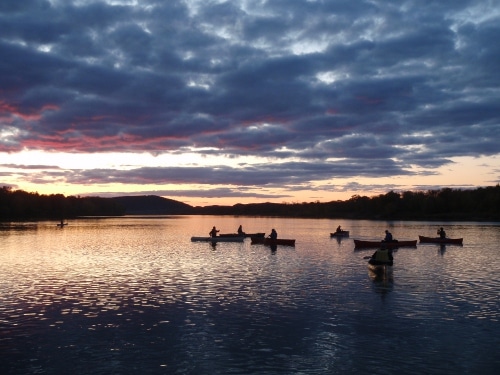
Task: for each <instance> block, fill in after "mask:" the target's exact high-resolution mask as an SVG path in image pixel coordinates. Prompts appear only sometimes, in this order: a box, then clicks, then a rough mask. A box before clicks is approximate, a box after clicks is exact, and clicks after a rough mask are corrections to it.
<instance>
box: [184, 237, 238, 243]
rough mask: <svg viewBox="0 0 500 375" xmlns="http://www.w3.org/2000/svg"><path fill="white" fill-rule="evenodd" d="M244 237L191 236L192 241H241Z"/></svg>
mask: <svg viewBox="0 0 500 375" xmlns="http://www.w3.org/2000/svg"><path fill="white" fill-rule="evenodd" d="M244 239H245V237H219V236H217V237H191V241H192V242H243V240H244Z"/></svg>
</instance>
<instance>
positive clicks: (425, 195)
mask: <svg viewBox="0 0 500 375" xmlns="http://www.w3.org/2000/svg"><path fill="white" fill-rule="evenodd" d="M198 213H203V214H219V215H229V214H231V215H242V216H248V215H256V216H258V215H262V216H289V217H304V218H307V217H309V218H345V219H367V220H457V221H468V220H470V221H500V185H496V186H492V187H484V188H483V187H481V188H477V189H474V190H459V189H450V188H444V189H440V190H428V191H405V192H401V193H398V192H394V191H390V192H388V193H386V194H380V195H377V196H373V197H366V196H359V195H354V196H352V197H351V198H350V199H349V200H346V201H333V202H327V203H320V202H310V203H293V204H288V203H283V204H276V203H262V204H239V205H235V206H232V207H225V206H211V207H204V208H202V209H200V210H198Z"/></svg>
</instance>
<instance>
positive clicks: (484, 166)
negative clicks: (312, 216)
mask: <svg viewBox="0 0 500 375" xmlns="http://www.w3.org/2000/svg"><path fill="white" fill-rule="evenodd" d="M0 25H1V32H0V56H1V59H0V184H1V186H9V187H12V188H13V189H15V190H17V189H21V190H25V191H28V192H38V193H40V194H64V195H66V196H69V195H76V196H89V195H91V196H102V197H109V196H120V195H144V194H147V195H149V194H154V195H160V196H164V197H166V198H170V199H175V200H178V201H181V202H184V203H187V204H190V205H193V206H206V205H214V204H220V205H233V204H236V203H261V202H275V203H298V202H299V203H301V202H317V201H319V202H329V201H334V200H347V199H349V198H351V197H352V196H354V195H362V196H376V195H379V194H385V193H387V192H389V191H396V192H399V191H409V190H411V191H427V190H435V189H441V188H453V189H474V188H477V187H484V186H494V185H496V184H498V183H499V182H500V143H499V139H500V73H499V72H500V43H499V42H498V40H499V37H500V0H470V1H469V0H426V1H425V2H422V1H417V0H411V1H410V0H408V1H407V0H401V1H388V0H370V1H364V0H359V1H352V0H268V1H266V0H233V1H212V0H169V1H164V0H113V1H87V0H78V1H73V0H24V1H18V0H3V1H1V2H0Z"/></svg>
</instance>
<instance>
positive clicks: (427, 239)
mask: <svg viewBox="0 0 500 375" xmlns="http://www.w3.org/2000/svg"><path fill="white" fill-rule="evenodd" d="M418 239H419V240H420V242H422V243H447V244H455V245H462V242H463V240H464V239H463V238H441V237H425V236H418Z"/></svg>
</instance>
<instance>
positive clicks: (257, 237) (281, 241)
mask: <svg viewBox="0 0 500 375" xmlns="http://www.w3.org/2000/svg"><path fill="white" fill-rule="evenodd" d="M219 232H220V231H219V230H218V229H217V228H216V227H215V226H214V227H213V228H212V230H211V231H210V232H209V237H191V241H205V242H212V243H216V242H243V240H244V239H245V238H248V237H250V239H251V243H252V245H253V244H264V245H270V246H275V245H286V246H295V240H294V239H287V238H278V232H276V230H275V229H274V228H273V229H272V230H271V234H270V235H269V236H267V237H266V234H265V233H245V232H243V229H242V227H241V225H240V226H239V228H238V230H237V232H236V233H222V234H218V233H219Z"/></svg>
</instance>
